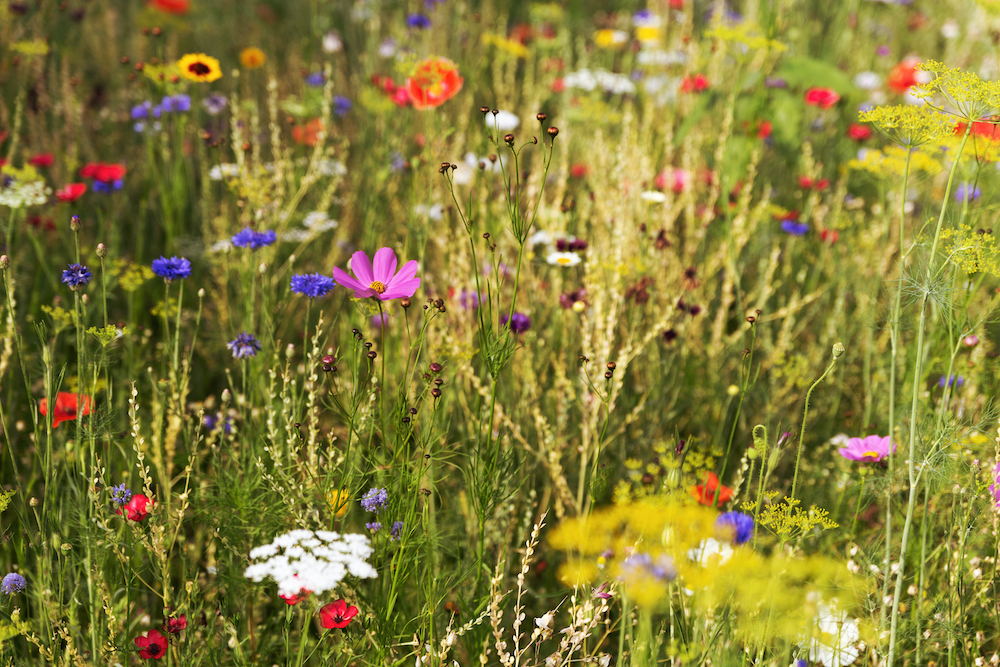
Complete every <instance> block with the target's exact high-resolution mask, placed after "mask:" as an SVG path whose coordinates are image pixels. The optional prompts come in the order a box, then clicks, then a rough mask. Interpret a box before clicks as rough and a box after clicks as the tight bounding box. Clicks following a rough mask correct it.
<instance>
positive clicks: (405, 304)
mask: <svg viewBox="0 0 1000 667" xmlns="http://www.w3.org/2000/svg"><path fill="white" fill-rule="evenodd" d="M399 305H401V306H402V307H403V308H409V307H410V300H409V299H406V298H403V299H400V300H399Z"/></svg>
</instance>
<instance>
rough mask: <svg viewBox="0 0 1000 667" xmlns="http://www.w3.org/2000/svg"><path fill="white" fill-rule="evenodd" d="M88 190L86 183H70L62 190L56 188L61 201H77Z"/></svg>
mask: <svg viewBox="0 0 1000 667" xmlns="http://www.w3.org/2000/svg"><path fill="white" fill-rule="evenodd" d="M85 192H87V184H86V183H70V184H69V185H67V186H66V187H64V188H62V189H61V190H56V197H57V198H58V199H59V201H76V200H77V199H79V198H80V197H82V196H83V195H84V193H85Z"/></svg>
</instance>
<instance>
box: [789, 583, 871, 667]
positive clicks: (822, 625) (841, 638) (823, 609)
mask: <svg viewBox="0 0 1000 667" xmlns="http://www.w3.org/2000/svg"><path fill="white" fill-rule="evenodd" d="M817 597H818V596H817V595H816V594H812V595H810V598H811V599H810V601H816V599H817ZM836 605H837V600H835V599H834V600H831V601H830V604H826V603H825V602H822V601H817V602H816V616H815V618H814V619H813V627H814V629H813V632H812V636H811V637H808V638H806V637H800V638H799V646H801V647H802V648H803V649H805V648H808V649H809V661H810V662H815V663H820V662H821V663H823V664H824V665H826V667H845V666H846V665H849V664H851V663H852V662H854V661H855V660H857V659H858V656H859V655H860V653H861V652H860V651H859V650H858V647H857V644H858V642H859V641H860V640H861V631H860V630H859V629H858V621H857V619H853V618H849V617H848V616H847V612H844V611H839V610H837V607H836Z"/></svg>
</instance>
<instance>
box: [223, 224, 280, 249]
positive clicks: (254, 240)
mask: <svg viewBox="0 0 1000 667" xmlns="http://www.w3.org/2000/svg"><path fill="white" fill-rule="evenodd" d="M231 240H232V242H233V245H234V246H236V247H237V248H250V249H251V250H256V249H257V248H263V247H265V246H269V245H271V244H272V243H274V242H275V241H277V240H278V235H277V234H276V233H275V232H274V230H272V229H269V230H267V231H266V232H258V231H255V230H254V229H252V228H250V227H246V228H244V229H243V231H241V232H239V233H238V234H236V235H235V236H233V238H232V239H231Z"/></svg>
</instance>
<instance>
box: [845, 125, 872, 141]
mask: <svg viewBox="0 0 1000 667" xmlns="http://www.w3.org/2000/svg"><path fill="white" fill-rule="evenodd" d="M871 136H872V129H871V128H870V127H868V126H867V125H861V124H860V123H851V126H850V127H848V128H847V137H848V138H849V139H850V140H851V141H858V142H861V141H864V140H865V139H869V138H871Z"/></svg>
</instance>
